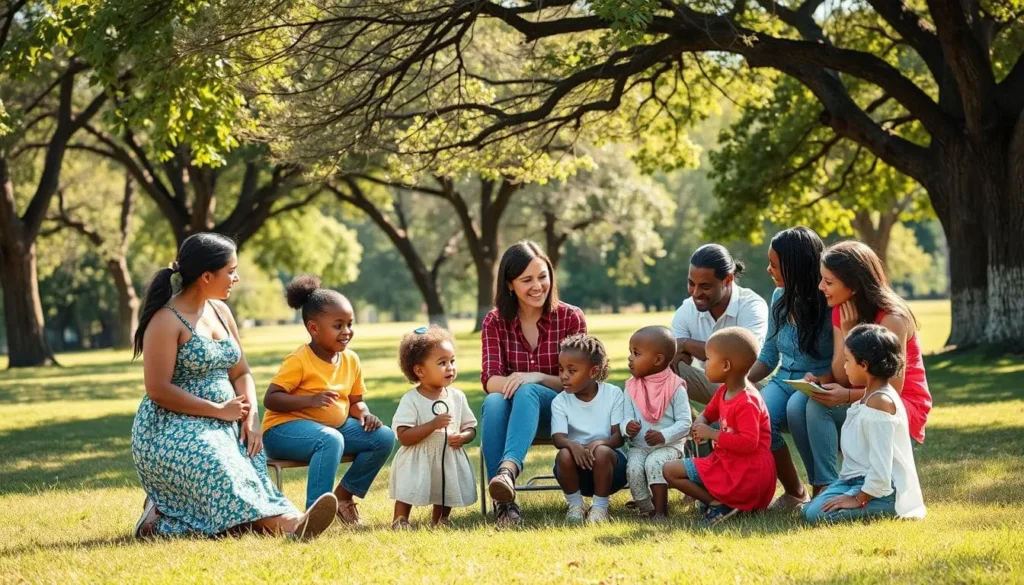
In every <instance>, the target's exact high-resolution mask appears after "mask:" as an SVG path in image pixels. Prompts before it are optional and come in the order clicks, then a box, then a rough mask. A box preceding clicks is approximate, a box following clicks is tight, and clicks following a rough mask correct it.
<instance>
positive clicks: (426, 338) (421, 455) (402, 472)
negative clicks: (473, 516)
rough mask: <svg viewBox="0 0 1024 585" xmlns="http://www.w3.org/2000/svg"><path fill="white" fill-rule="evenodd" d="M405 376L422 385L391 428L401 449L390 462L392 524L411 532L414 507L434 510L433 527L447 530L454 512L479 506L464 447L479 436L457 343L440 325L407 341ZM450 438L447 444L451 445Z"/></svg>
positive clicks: (401, 354)
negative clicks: (460, 381)
mask: <svg viewBox="0 0 1024 585" xmlns="http://www.w3.org/2000/svg"><path fill="white" fill-rule="evenodd" d="M398 361H399V365H401V367H402V372H403V373H404V374H405V375H406V377H407V378H409V380H410V381H411V382H417V386H416V387H415V388H413V389H412V390H409V392H407V393H406V394H405V396H402V400H401V401H400V402H399V403H398V409H397V410H396V411H395V417H394V419H393V420H392V423H391V428H393V429H394V430H395V434H396V435H397V436H398V442H399V443H401V445H402V446H401V447H400V448H399V449H398V453H396V454H395V460H394V461H393V462H392V463H391V482H390V486H389V492H390V495H391V499H393V500H395V515H394V521H393V523H392V525H391V527H392V528H394V529H396V530H401V529H406V528H410V524H409V514H410V513H411V512H412V508H413V506H426V505H432V506H433V512H432V514H431V525H433V526H447V525H448V524H449V520H448V517H449V515H450V514H451V511H452V508H454V507H464V506H471V505H473V503H474V502H476V482H475V479H474V475H473V466H472V465H471V464H470V462H469V457H468V456H467V455H466V451H465V450H464V449H463V448H462V447H463V446H464V445H466V444H468V443H469V442H470V441H472V440H473V439H474V438H475V437H476V424H477V423H476V417H474V416H473V411H472V410H470V408H469V402H468V401H467V400H466V395H465V394H464V393H463V392H462V390H459V389H458V388H453V387H452V386H451V383H452V382H453V381H454V380H455V374H456V368H455V343H454V339H453V338H452V335H451V333H450V332H448V331H447V330H445V329H442V328H441V327H438V326H436V325H431V326H430V327H420V328H418V329H416V330H415V331H413V332H412V333H410V334H408V335H406V336H405V337H404V338H403V339H402V344H401V346H400V347H399V351H398ZM446 437H447V440H446Z"/></svg>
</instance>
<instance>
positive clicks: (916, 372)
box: [832, 306, 932, 443]
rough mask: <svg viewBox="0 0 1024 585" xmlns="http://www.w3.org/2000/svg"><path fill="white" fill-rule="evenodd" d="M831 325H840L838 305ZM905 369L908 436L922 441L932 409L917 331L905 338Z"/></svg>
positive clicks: (879, 319)
mask: <svg viewBox="0 0 1024 585" xmlns="http://www.w3.org/2000/svg"><path fill="white" fill-rule="evenodd" d="M885 315H886V314H885V313H884V312H883V311H879V312H878V314H877V315H875V324H876V325H877V324H879V323H881V322H882V319H883V318H885ZM832 326H833V327H836V328H839V327H840V317H839V307H838V306H836V307H832ZM906 358H907V371H906V374H905V375H904V376H903V391H902V392H900V398H902V399H903V406H904V408H906V409H907V422H908V423H910V438H912V439H914V440H915V441H917V442H918V443H924V425H925V423H927V422H928V413H929V412H931V410H932V393H931V392H930V391H929V390H928V378H926V377H925V373H924V358H923V357H921V343H920V342H919V341H918V340H917V333H916V332H915V333H914V335H912V336H911V337H910V339H908V340H907V355H906Z"/></svg>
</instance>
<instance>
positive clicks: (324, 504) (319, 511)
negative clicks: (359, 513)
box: [291, 494, 338, 540]
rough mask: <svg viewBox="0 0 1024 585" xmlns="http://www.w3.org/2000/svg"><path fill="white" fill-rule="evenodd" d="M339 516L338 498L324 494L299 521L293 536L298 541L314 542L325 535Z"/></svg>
mask: <svg viewBox="0 0 1024 585" xmlns="http://www.w3.org/2000/svg"><path fill="white" fill-rule="evenodd" d="M337 514H338V498H336V497H335V496H334V494H324V495H322V496H320V497H319V498H317V499H316V501H315V502H313V505H312V506H310V507H309V508H308V509H307V510H306V513H305V514H303V515H302V519H301V520H299V525H298V527H296V528H295V532H293V533H292V534H291V536H292V538H295V539H298V540H312V539H314V538H316V537H317V536H320V535H321V534H323V532H324V531H325V530H327V529H328V528H330V526H331V524H333V523H334V518H335V516H337Z"/></svg>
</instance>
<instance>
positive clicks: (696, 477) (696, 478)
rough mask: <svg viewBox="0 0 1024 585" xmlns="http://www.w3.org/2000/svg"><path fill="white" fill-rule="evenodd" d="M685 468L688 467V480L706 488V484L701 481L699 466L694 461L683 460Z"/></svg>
mask: <svg viewBox="0 0 1024 585" xmlns="http://www.w3.org/2000/svg"><path fill="white" fill-rule="evenodd" d="M683 466H684V467H686V479H688V480H690V481H692V482H693V483H695V484H697V485H699V486H700V487H704V482H703V481H701V480H700V474H699V473H697V464H696V463H694V462H693V459H683Z"/></svg>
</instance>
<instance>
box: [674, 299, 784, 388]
mask: <svg viewBox="0 0 1024 585" xmlns="http://www.w3.org/2000/svg"><path fill="white" fill-rule="evenodd" d="M726 327H743V328H744V329H746V330H748V331H750V332H751V333H753V334H754V337H756V338H757V345H758V351H760V350H761V346H762V345H764V339H765V337H766V336H767V335H768V303H766V302H765V300H764V299H762V298H761V295H759V294H757V293H756V292H754V291H752V290H750V289H749V288H743V287H742V286H739V285H737V284H736V283H733V285H732V295H731V296H730V297H729V306H728V307H726V308H725V312H724V313H722V316H721V317H719V319H718V320H717V321H716V320H715V318H714V317H712V316H711V311H703V312H701V311H698V310H697V306H696V305H694V304H693V298H687V299H686V300H685V301H683V304H682V305H680V307H679V309H677V310H676V314H675V315H673V317H672V327H671V329H672V334H673V335H675V336H676V339H680V338H687V339H693V340H695V341H707V340H708V338H709V337H711V334H712V333H714V332H715V331H718V330H719V329H725V328H726ZM694 361H695V362H698V363H699V365H700V367H701V368H703V367H704V362H703V361H702V360H698V359H696V358H694Z"/></svg>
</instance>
